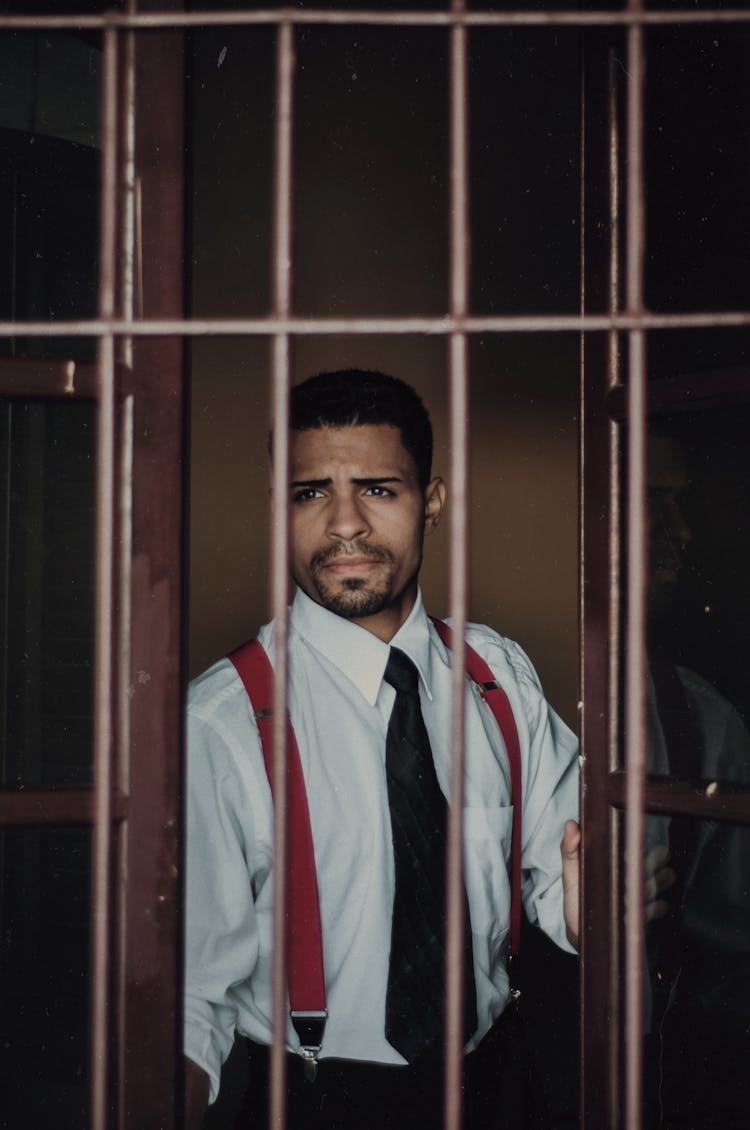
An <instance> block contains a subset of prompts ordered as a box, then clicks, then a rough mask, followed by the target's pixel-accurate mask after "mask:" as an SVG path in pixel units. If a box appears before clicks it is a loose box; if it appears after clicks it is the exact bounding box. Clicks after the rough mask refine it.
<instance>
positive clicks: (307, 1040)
mask: <svg viewBox="0 0 750 1130" xmlns="http://www.w3.org/2000/svg"><path fill="white" fill-rule="evenodd" d="M289 1015H290V1016H291V1018H292V1024H293V1025H294V1030H295V1032H296V1033H297V1035H298V1036H299V1042H300V1047H301V1048H302V1059H303V1060H304V1070H305V1079H307V1081H308V1083H314V1082H315V1076H316V1075H317V1074H318V1054H319V1052H320V1049H321V1046H322V1044H323V1032H324V1031H325V1026H326V1020H327V1019H328V1012H327V1011H325V1010H324V1011H322V1012H304V1011H302V1010H295V1009H292V1010H291V1011H290V1013H289Z"/></svg>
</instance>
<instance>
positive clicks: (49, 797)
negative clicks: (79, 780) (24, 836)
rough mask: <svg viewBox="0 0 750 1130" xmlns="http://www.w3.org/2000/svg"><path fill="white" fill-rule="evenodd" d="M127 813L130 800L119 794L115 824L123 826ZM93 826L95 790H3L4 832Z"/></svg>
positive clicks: (1, 820)
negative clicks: (22, 829) (53, 827)
mask: <svg viewBox="0 0 750 1130" xmlns="http://www.w3.org/2000/svg"><path fill="white" fill-rule="evenodd" d="M127 813H128V797H127V796H126V795H125V794H124V793H121V792H119V791H118V792H115V793H114V794H113V797H112V823H113V824H120V823H122V821H123V820H125V819H126V817H127ZM93 822H94V790H93V789H24V790H18V791H15V790H13V791H11V790H9V789H8V790H0V828H22V827H26V828H42V827H48V826H50V825H59V826H60V827H65V826H71V825H77V824H93Z"/></svg>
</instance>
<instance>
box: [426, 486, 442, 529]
mask: <svg viewBox="0 0 750 1130" xmlns="http://www.w3.org/2000/svg"><path fill="white" fill-rule="evenodd" d="M444 506H445V483H444V482H443V480H442V479H440V478H435V479H432V481H431V482H429V483H428V484H427V486H426V487H425V492H424V532H425V534H431V533H432V531H433V530H434V529H435V527H436V526H437V525H438V523H439V522H440V515H441V514H442V513H443V507H444Z"/></svg>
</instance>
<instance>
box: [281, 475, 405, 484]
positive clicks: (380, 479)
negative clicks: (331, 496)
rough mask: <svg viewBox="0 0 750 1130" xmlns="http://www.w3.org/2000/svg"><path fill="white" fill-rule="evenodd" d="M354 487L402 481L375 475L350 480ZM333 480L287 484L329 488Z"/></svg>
mask: <svg viewBox="0 0 750 1130" xmlns="http://www.w3.org/2000/svg"><path fill="white" fill-rule="evenodd" d="M351 481H352V482H353V483H354V485H355V486H358V487H376V486H380V484H381V483H400V482H402V481H403V480H402V479H400V478H399V476H398V475H375V476H373V477H372V478H363V479H359V478H357V479H352V480H351ZM332 482H333V479H330V478H328V479H293V480H292V482H291V483H290V484H289V486H290V487H327V486H330V485H331V483H332Z"/></svg>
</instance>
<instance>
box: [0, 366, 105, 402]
mask: <svg viewBox="0 0 750 1130" xmlns="http://www.w3.org/2000/svg"><path fill="white" fill-rule="evenodd" d="M98 381H99V378H98V374H97V369H96V365H93V364H79V363H78V362H76V361H52V360H41V359H40V360H38V361H37V360H31V359H27V358H20V357H14V358H10V359H8V360H3V362H2V364H0V396H23V397H24V398H26V399H28V398H31V397H35V396H40V397H42V396H43V397H55V398H57V397H59V398H61V399H67V400H73V399H74V398H75V397H84V398H86V397H88V398H89V399H94V398H95V397H96V394H97V389H98V387H99V386H98Z"/></svg>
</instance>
